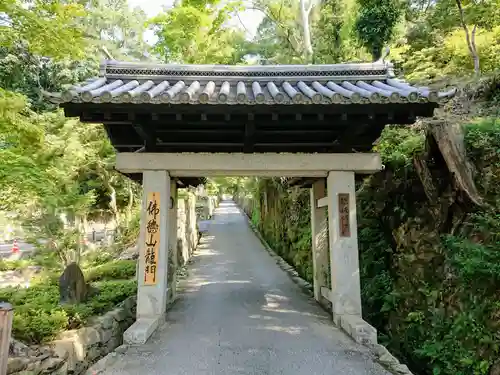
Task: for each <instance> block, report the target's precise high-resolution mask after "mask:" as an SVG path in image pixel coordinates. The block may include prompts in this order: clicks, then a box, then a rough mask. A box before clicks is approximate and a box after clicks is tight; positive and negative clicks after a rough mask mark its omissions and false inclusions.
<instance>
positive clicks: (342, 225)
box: [338, 193, 351, 237]
mask: <svg viewBox="0 0 500 375" xmlns="http://www.w3.org/2000/svg"><path fill="white" fill-rule="evenodd" d="M338 197H339V234H340V237H351V226H350V224H349V215H350V212H349V194H348V193H339V194H338Z"/></svg>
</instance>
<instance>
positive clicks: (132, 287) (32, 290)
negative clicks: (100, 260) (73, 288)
mask: <svg viewBox="0 0 500 375" xmlns="http://www.w3.org/2000/svg"><path fill="white" fill-rule="evenodd" d="M134 271H135V269H134ZM56 280H57V279H55V280H54V279H53V278H52V279H50V278H49V279H44V282H43V283H40V284H37V285H33V286H31V287H29V288H26V289H20V288H3V289H0V301H6V302H9V303H11V304H12V305H13V306H14V322H13V327H12V333H13V336H14V337H15V338H16V339H18V340H21V341H23V342H26V343H28V344H38V343H42V342H46V341H49V340H52V339H54V338H55V337H56V336H57V334H59V333H60V332H62V331H64V330H66V329H75V328H80V327H82V326H83V325H85V324H86V322H87V320H88V318H89V317H91V316H93V315H98V314H102V313H104V312H106V311H109V310H111V309H113V308H114V307H115V306H116V305H117V304H118V303H120V302H121V301H123V300H124V299H126V298H127V297H129V296H132V295H134V294H135V293H136V292H137V283H136V281H135V280H109V281H102V282H100V283H96V287H97V288H98V289H99V294H98V295H96V296H94V297H92V298H91V299H89V300H88V301H87V302H85V303H83V304H79V305H64V306H61V305H59V289H58V286H57V282H56Z"/></svg>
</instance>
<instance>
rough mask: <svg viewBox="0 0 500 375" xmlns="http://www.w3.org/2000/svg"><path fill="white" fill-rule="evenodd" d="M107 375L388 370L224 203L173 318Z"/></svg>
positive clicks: (373, 374) (373, 373) (367, 373)
mask: <svg viewBox="0 0 500 375" xmlns="http://www.w3.org/2000/svg"><path fill="white" fill-rule="evenodd" d="M104 374H105V375H114V374H116V375H118V374H120V375H128V374H130V375H137V374H148V375H155V374H164V375H184V374H193V375H195V374H196V375H198V374H200V375H202V374H203V375H205V374H213V375H219V374H220V375H226V374H227V375H237V374H248V375H261V374H266V375H267V374H273V375H274V374H276V375H278V374H286V375H302V374H303V375H315V374H317V375H330V374H331V375H387V374H388V372H386V371H385V370H383V369H382V368H381V367H380V366H379V365H378V364H375V363H374V362H373V361H372V359H371V357H370V356H369V354H368V353H367V351H366V350H365V349H364V348H363V347H361V346H359V345H357V344H356V343H354V342H353V341H352V340H351V339H350V338H348V337H347V336H346V335H345V334H344V333H342V332H341V331H340V330H338V329H337V328H335V327H334V326H333V324H332V323H331V321H330V318H329V317H328V315H327V314H326V313H325V312H324V311H323V310H322V309H321V308H320V307H318V306H317V305H316V304H315V303H314V302H313V301H312V300H311V299H310V298H308V297H306V296H305V295H304V294H303V293H301V292H300V290H299V288H298V287H297V286H296V285H295V284H294V283H293V282H292V281H291V280H290V279H289V278H288V276H287V275H286V274H285V272H284V271H282V270H281V269H280V268H279V267H278V266H277V265H276V264H275V263H274V262H273V260H272V258H271V257H270V256H269V254H268V253H267V252H266V251H265V249H264V248H263V247H262V245H261V243H260V242H259V240H258V239H257V238H256V237H255V235H254V234H253V232H252V231H251V229H250V228H249V227H248V225H247V223H246V221H245V218H244V217H243V215H242V214H241V213H240V212H239V210H238V209H237V208H236V207H235V205H234V203H227V202H222V203H221V205H220V207H219V208H218V209H217V210H216V213H215V217H214V219H213V221H212V222H211V224H210V227H209V229H208V232H207V233H206V234H205V235H204V237H203V240H202V245H201V247H200V249H199V250H198V251H197V255H196V256H195V257H194V263H193V265H191V266H190V276H189V278H188V280H186V281H184V282H183V285H182V292H181V296H180V299H179V301H178V302H176V304H175V305H174V306H173V308H172V309H171V310H170V311H169V312H168V315H167V323H166V324H165V325H164V326H163V327H162V328H161V329H160V330H159V331H158V332H157V333H155V334H154V335H153V337H152V338H151V339H150V340H149V341H148V343H147V344H146V345H143V346H140V347H134V348H129V349H128V351H127V352H125V354H124V355H120V356H118V357H117V358H116V360H115V361H114V363H113V364H112V365H111V367H108V369H107V370H106V371H105V372H104Z"/></svg>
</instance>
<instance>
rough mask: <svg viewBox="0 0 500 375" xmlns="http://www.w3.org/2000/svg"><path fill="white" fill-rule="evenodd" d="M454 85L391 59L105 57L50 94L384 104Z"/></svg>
mask: <svg viewBox="0 0 500 375" xmlns="http://www.w3.org/2000/svg"><path fill="white" fill-rule="evenodd" d="M454 94H455V90H454V89H452V90H448V91H444V92H438V91H434V90H432V89H430V88H428V87H417V86H412V85H410V84H409V83H407V82H405V81H404V80H401V79H397V78H396V77H395V76H394V73H393V69H392V65H391V64H390V63H388V62H374V63H353V64H334V65H264V66H246V65H241V66H227V65H178V64H144V63H129V62H117V61H106V62H105V63H103V64H101V71H100V75H99V76H98V77H95V78H92V79H90V80H87V81H85V82H82V83H80V84H78V85H75V86H73V87H70V88H68V89H67V90H65V91H64V92H62V93H57V94H51V95H50V99H51V100H52V101H53V102H56V103H131V104H141V103H151V104H164V103H165V104H167V103H171V104H194V105H195V104H214V105H215V104H227V105H252V104H267V105H277V104H278V105H281V104H283V105H287V104H300V105H310V104H323V105H328V104H369V103H371V104H377V103H381V104H385V103H425V102H440V101H446V100H447V99H449V98H451V97H453V95H454Z"/></svg>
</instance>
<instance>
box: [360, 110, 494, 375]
mask: <svg viewBox="0 0 500 375" xmlns="http://www.w3.org/2000/svg"><path fill="white" fill-rule="evenodd" d="M499 126H500V125H499V124H498V123H497V121H495V119H493V118H479V119H476V120H474V121H472V122H470V123H468V124H466V125H465V144H466V150H467V154H468V156H469V159H470V160H471V161H472V162H473V163H474V164H475V166H476V167H477V172H478V175H477V179H476V182H477V185H478V188H479V189H480V190H481V192H482V194H483V196H485V197H486V198H487V200H488V202H489V204H490V206H485V207H483V208H481V209H471V208H470V207H469V208H468V207H467V206H464V207H462V208H460V209H458V208H457V207H450V208H449V210H450V211H449V213H448V215H452V216H454V218H453V221H454V222H457V221H458V220H460V221H461V223H460V225H459V226H456V227H454V228H453V229H448V230H443V229H439V226H437V225H436V224H435V222H434V216H433V215H432V214H431V212H435V211H432V210H434V208H433V207H432V206H431V202H429V201H428V198H427V197H426V196H425V193H424V191H423V187H422V184H421V182H420V179H419V178H418V176H417V174H416V173H415V171H414V170H413V167H412V163H411V161H412V157H413V155H415V154H416V153H419V152H420V151H422V146H423V144H424V138H423V137H424V135H423V133H422V132H421V131H419V130H417V129H410V130H405V131H402V129H401V130H400V131H398V132H396V131H394V129H386V131H384V134H383V136H382V138H381V141H380V143H379V144H378V145H377V148H378V149H379V151H380V152H381V154H382V158H383V160H384V163H386V171H384V172H381V173H380V174H378V175H375V176H372V177H370V178H368V179H367V180H365V182H364V183H363V185H362V187H361V189H360V190H359V194H358V204H359V206H358V213H359V216H360V217H359V227H360V230H359V242H360V269H361V281H362V300H363V312H364V317H365V319H367V320H368V321H369V322H370V323H371V324H372V325H374V326H375V327H376V328H377V330H378V331H379V335H380V340H381V342H383V343H385V344H387V345H388V346H389V348H390V350H391V351H393V352H394V353H396V354H397V355H398V356H399V357H400V359H401V360H403V361H404V362H405V363H407V364H408V365H409V366H410V367H411V368H412V371H413V372H414V373H416V374H442V375H443V374H446V375H448V374H449V375H452V374H453V375H454V374H460V375H466V374H480V375H486V374H488V371H489V369H490V367H491V365H492V363H493V362H494V361H495V360H496V358H497V357H498V353H499V350H500V340H499V338H498V337H497V335H496V334H495V332H496V331H497V329H498V328H497V326H498V323H497V322H498V314H499V312H500V310H499V308H500V305H499V304H498V298H499V295H498V290H499V287H500V278H499V277H500V268H499V267H498V264H499V263H500V258H499V256H500V255H499V253H498V251H497V250H498V247H499V246H500V225H499V223H500V221H499V219H500V218H499V216H498V209H499V207H500V205H499V202H500V200H499V195H500V194H499V193H500V192H499V191H498V188H496V186H498V185H499V183H500V180H499V177H500V174H499V171H500V162H499V161H500V159H499V156H498V155H499V153H498V150H499V149H500V131H499V129H500V128H499ZM441 183H443V182H441ZM415 201H416V202H418V204H416V205H414V204H411V202H415ZM455 210H456V211H455ZM463 210H466V211H465V212H464V211H463ZM434 215H435V214H434Z"/></svg>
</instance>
